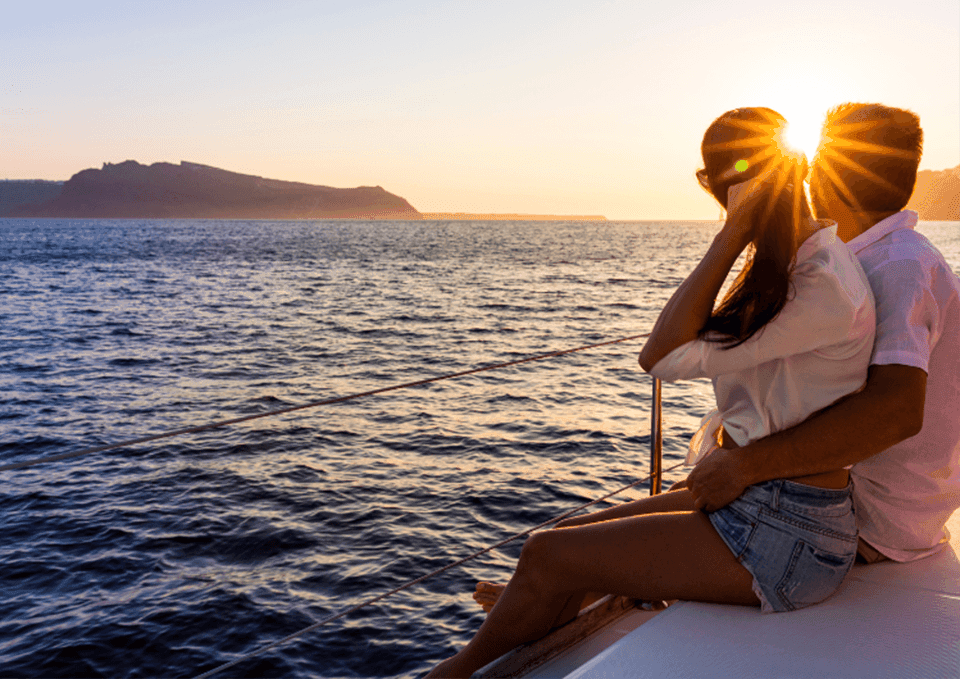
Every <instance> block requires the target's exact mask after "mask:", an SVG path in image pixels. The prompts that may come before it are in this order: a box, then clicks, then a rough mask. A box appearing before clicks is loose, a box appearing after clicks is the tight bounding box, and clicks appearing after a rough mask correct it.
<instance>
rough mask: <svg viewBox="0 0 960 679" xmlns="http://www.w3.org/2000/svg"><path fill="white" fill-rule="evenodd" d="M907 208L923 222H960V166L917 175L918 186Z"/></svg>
mask: <svg viewBox="0 0 960 679" xmlns="http://www.w3.org/2000/svg"><path fill="white" fill-rule="evenodd" d="M907 207H908V208H909V209H911V210H916V211H917V212H918V213H919V215H920V219H923V220H928V221H949V220H960V165H957V166H956V167H954V168H952V169H949V170H921V171H920V172H919V173H917V186H916V188H915V189H914V190H913V195H912V196H911V197H910V202H909V203H907Z"/></svg>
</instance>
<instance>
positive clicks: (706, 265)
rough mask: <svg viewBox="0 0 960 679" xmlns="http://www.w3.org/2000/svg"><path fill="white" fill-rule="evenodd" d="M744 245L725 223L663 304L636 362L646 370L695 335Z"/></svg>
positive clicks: (710, 309)
mask: <svg viewBox="0 0 960 679" xmlns="http://www.w3.org/2000/svg"><path fill="white" fill-rule="evenodd" d="M744 247H746V242H744V240H743V237H742V236H740V235H739V234H737V233H734V232H731V230H728V229H727V228H726V226H725V227H724V229H723V230H722V231H721V232H720V233H719V234H717V236H716V237H715V238H714V239H713V243H711V244H710V249H709V250H707V254H705V255H704V256H703V259H701V260H700V263H699V264H697V267H696V268H695V269H694V270H693V272H692V273H691V274H690V275H689V276H687V278H686V280H684V281H683V283H681V284H680V287H679V288H677V291H676V292H674V293H673V296H672V297H671V298H670V301H668V302H667V304H666V306H665V307H663V311H661V312H660V317H659V318H658V319H657V322H656V324H655V325H654V326H653V331H652V332H651V333H650V337H649V338H648V339H647V343H646V344H645V345H644V347H643V350H642V351H641V352H640V366H641V367H642V368H643V369H644V370H646V371H647V372H649V371H650V369H651V368H653V366H655V365H656V364H657V362H658V361H660V359H662V358H663V357H664V356H666V355H667V354H669V353H670V352H671V351H673V350H674V349H676V348H677V347H679V346H682V345H684V344H686V343H687V342H689V341H691V340H694V339H696V338H697V336H698V333H699V332H700V329H701V328H702V327H703V326H704V324H705V323H706V322H707V319H708V318H710V314H711V313H712V312H713V304H714V301H715V300H716V298H717V294H718V293H719V292H720V288H721V286H723V281H724V280H725V279H726V277H727V274H728V273H729V272H730V268H731V267H732V266H733V265H734V263H735V262H736V261H737V257H739V256H740V253H741V252H742V251H743V248H744Z"/></svg>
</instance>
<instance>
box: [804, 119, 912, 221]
mask: <svg viewBox="0 0 960 679" xmlns="http://www.w3.org/2000/svg"><path fill="white" fill-rule="evenodd" d="M922 152H923V130H921V129H920V118H918V117H917V115H916V114H915V113H913V112H912V111H906V110H904V109H899V108H892V107H890V106H883V105H882V104H841V105H840V106H837V107H836V108H833V109H831V110H830V111H829V112H828V113H827V119H826V122H825V124H824V127H823V137H822V139H821V142H820V148H819V149H818V151H817V156H816V158H815V159H814V171H815V172H816V173H817V175H818V176H817V181H828V182H830V184H831V185H832V187H833V190H834V191H835V192H836V194H837V196H838V197H839V198H840V200H842V201H843V202H844V203H846V204H847V205H848V206H849V207H852V208H853V209H855V210H858V211H862V212H897V211H899V210H902V209H903V208H904V206H905V205H906V204H907V201H909V200H910V195H911V194H912V193H913V188H914V185H915V184H916V181H917V168H918V166H919V165H920V156H921V154H922ZM813 184H814V183H813V182H812V183H811V189H812V190H813V191H814V192H815V191H817V187H816V186H814V185H813Z"/></svg>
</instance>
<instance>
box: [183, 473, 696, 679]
mask: <svg viewBox="0 0 960 679" xmlns="http://www.w3.org/2000/svg"><path fill="white" fill-rule="evenodd" d="M684 464H685V462H678V463H677V464H675V465H673V466H672V467H670V468H668V469H665V470H664V471H666V472H670V471H673V470H674V469H677V468H678V467H682V466H683V465H684ZM649 479H650V476H647V477H645V478H642V479H639V480H637V481H633V482H632V483H628V484H627V485H625V486H624V487H623V488H618V489H617V490H615V491H613V492H612V493H607V494H606V495H604V496H603V497H598V498H597V499H596V500H591V501H590V502H587V503H586V504H582V505H580V506H579V507H574V508H573V509H571V510H569V511H567V512H564V513H563V514H561V515H559V516H557V517H555V518H552V519H549V520H547V521H544V522H543V523H541V524H538V525H536V526H534V527H533V528H528V529H526V530H525V531H523V532H520V533H517V534H516V535H512V536H510V537H508V538H506V539H505V540H501V541H500V542H498V543H496V544H495V545H490V546H489V547H485V548H483V549H481V550H480V551H478V552H474V553H473V554H471V555H470V556H467V557H464V558H462V559H460V560H459V561H454V562H453V563H449V564H447V565H446V566H442V567H441V568H438V569H437V570H435V571H432V572H430V573H427V574H426V575H421V576H420V577H419V578H417V579H415V580H410V581H409V582H407V583H404V584H403V585H400V586H399V587H396V588H394V589H392V590H390V591H389V592H384V593H383V594H378V595H377V596H375V597H372V598H370V599H367V600H366V601H363V602H361V603H359V604H357V605H355V606H351V607H350V608H346V609H343V610H341V611H340V612H338V613H334V614H333V615H330V616H328V617H326V618H324V619H323V620H319V621H317V622H315V623H313V624H312V625H310V626H309V627H304V628H303V629H301V630H300V631H298V632H294V633H293V634H290V635H288V636H285V637H283V638H282V639H277V640H276V641H273V642H270V643H269V644H266V645H264V646H261V647H260V648H258V649H255V650H253V651H251V652H249V653H246V654H245V655H243V656H241V657H239V658H237V659H235V660H231V661H230V662H227V663H224V664H222V665H220V666H218V667H215V668H213V669H212V670H209V671H207V672H204V673H203V674H199V675H197V676H196V677H195V678H194V679H207V677H212V676H213V675H214V674H217V673H219V672H222V671H223V670H227V669H230V668H231V667H234V666H236V665H239V664H240V663H242V662H244V661H246V660H249V659H250V658H253V657H256V656H258V655H260V654H262V653H265V652H267V651H269V650H270V649H272V648H276V647H277V646H280V645H282V644H285V643H287V642H288V641H292V640H293V639H296V638H297V637H299V636H302V635H304V634H307V633H309V632H312V631H314V630H316V629H319V628H320V627H323V626H324V625H328V624H330V623H331V622H334V621H335V620H339V619H340V618H343V617H345V616H347V615H349V614H351V613H353V612H354V611H358V610H360V609H361V608H364V607H365V606H369V605H371V604H375V603H376V602H378V601H381V600H383V599H386V598H387V597H388V596H392V595H394V594H397V593H398V592H402V591H403V590H405V589H409V588H410V587H413V586H414V585H416V584H419V583H421V582H423V581H424V580H427V579H429V578H432V577H434V576H435V575H439V574H440V573H443V572H445V571H448V570H450V569H451V568H456V567H457V566H460V565H461V564H464V563H466V562H468V561H471V560H473V559H476V558H477V557H479V556H483V555H484V554H486V553H487V552H490V551H493V550H494V549H497V548H498V547H502V546H503V545H505V544H507V543H508V542H512V541H513V540H516V539H517V538H522V537H525V536H527V535H529V534H530V533H532V532H534V531H535V530H539V529H541V528H544V527H546V526H549V525H551V524H554V523H557V522H558V521H562V520H563V519H565V518H567V517H568V516H570V515H571V514H574V513H576V512H579V511H580V510H581V509H586V508H587V507H591V506H593V505H595V504H597V503H598V502H603V501H604V500H607V499H609V498H611V497H613V496H614V495H618V494H620V493H622V492H623V491H625V490H629V489H630V488H633V487H634V486H639V485H640V484H641V483H646V482H647V481H648V480H649Z"/></svg>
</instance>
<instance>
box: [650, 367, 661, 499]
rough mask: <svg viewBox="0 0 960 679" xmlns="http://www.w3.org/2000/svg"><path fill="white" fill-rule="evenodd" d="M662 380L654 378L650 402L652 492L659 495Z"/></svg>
mask: <svg viewBox="0 0 960 679" xmlns="http://www.w3.org/2000/svg"><path fill="white" fill-rule="evenodd" d="M661 391H662V388H661V384H660V380H658V379H657V378H656V377H654V378H653V394H651V403H650V494H651V495H658V494H659V493H660V485H661V482H662V481H663V431H662V430H661V424H662V418H661V411H660V395H661Z"/></svg>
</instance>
